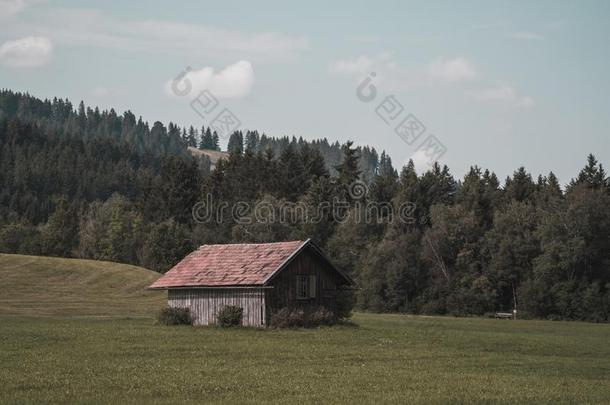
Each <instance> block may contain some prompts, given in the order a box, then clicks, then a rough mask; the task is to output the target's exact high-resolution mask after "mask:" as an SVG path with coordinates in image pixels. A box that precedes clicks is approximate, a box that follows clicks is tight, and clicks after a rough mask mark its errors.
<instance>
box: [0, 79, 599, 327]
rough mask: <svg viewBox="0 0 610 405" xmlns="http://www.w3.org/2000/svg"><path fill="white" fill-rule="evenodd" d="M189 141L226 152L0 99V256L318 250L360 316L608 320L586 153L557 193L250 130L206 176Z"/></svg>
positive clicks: (159, 262) (122, 258)
mask: <svg viewBox="0 0 610 405" xmlns="http://www.w3.org/2000/svg"><path fill="white" fill-rule="evenodd" d="M208 134H209V136H208ZM189 138H194V139H195V140H196V141H197V146H196V147H202V146H203V147H205V149H217V146H215V145H217V142H218V140H217V138H216V141H215V140H214V133H213V131H211V130H210V129H209V128H202V129H201V130H195V129H193V130H192V131H191V129H190V128H189V129H188V130H184V129H180V128H179V127H178V126H177V125H174V124H170V125H168V127H167V128H165V126H163V124H161V123H160V122H157V123H155V124H154V125H153V127H152V128H149V127H148V124H147V123H145V122H142V120H141V118H140V119H138V120H135V116H133V114H132V113H130V112H126V113H125V114H124V115H123V116H117V115H116V113H114V111H113V110H110V111H103V112H100V111H99V110H97V109H91V108H85V107H84V106H83V105H82V103H81V105H80V106H79V107H77V108H76V109H74V108H73V107H72V105H71V104H70V103H69V102H68V101H65V100H57V99H55V100H53V101H49V100H45V101H41V100H38V99H36V98H34V97H31V96H29V95H26V94H20V93H13V92H10V91H3V92H0V158H1V161H0V184H1V190H0V251H2V252H8V253H22V254H37V255H52V256H65V257H80V258H90V259H97V260H110V261H117V262H125V263H132V264H137V265H142V266H144V267H147V268H150V269H153V270H156V271H160V272H164V271H167V269H169V268H170V267H171V266H172V265H173V264H175V263H176V262H178V261H179V260H180V259H182V258H183V257H184V256H185V255H186V254H187V253H189V252H190V251H192V250H193V249H194V248H195V247H196V246H198V245H200V244H204V243H230V242H271V241H279V240H288V239H306V238H309V237H311V238H312V239H314V240H315V241H316V242H317V243H318V244H319V245H320V246H322V247H323V248H324V249H325V250H326V251H327V252H328V253H329V255H330V256H331V258H332V259H333V260H334V261H335V262H336V263H337V264H338V265H339V266H340V267H342V268H343V269H345V270H346V271H347V272H349V273H350V274H351V275H352V276H353V277H354V278H355V279H356V280H357V283H358V286H359V289H358V290H357V291H356V292H355V299H356V303H357V305H358V307H360V308H361V309H364V310H370V311H376V312H408V313H425V314H456V315H468V314H477V315H482V314H485V313H488V312H494V311H501V310H511V309H512V308H513V307H515V306H516V307H517V308H518V310H519V313H520V314H523V316H531V317H538V318H557V319H583V320H591V321H608V320H609V319H610V318H609V317H610V315H609V314H610V209H609V207H610V180H609V178H608V177H607V173H606V172H605V170H604V168H603V166H602V165H601V164H600V163H599V162H597V160H596V159H595V157H594V156H593V155H590V156H589V157H588V158H587V161H586V162H585V164H584V167H583V169H582V170H581V171H580V172H579V173H577V174H576V175H575V177H574V178H573V179H572V180H571V181H570V182H569V184H567V185H566V186H565V187H561V185H560V184H559V182H558V180H557V178H556V177H555V175H554V174H553V173H552V172H551V173H549V174H548V175H545V176H538V177H533V176H532V175H531V174H530V173H528V172H527V170H526V169H525V168H523V167H521V168H518V169H517V170H515V172H514V173H513V175H512V176H509V177H507V178H506V179H505V180H504V182H503V183H501V182H500V180H499V179H498V178H497V176H496V175H495V174H494V173H493V172H492V171H489V170H484V169H482V168H479V167H472V168H470V170H469V172H468V173H467V174H466V175H465V176H464V177H463V178H462V179H455V178H454V176H453V175H452V174H451V172H450V170H449V168H448V167H446V166H443V167H441V166H439V165H438V164H435V165H433V166H432V167H431V168H430V169H429V170H427V171H425V172H423V173H417V172H416V170H415V167H414V165H413V162H409V163H408V164H407V165H406V166H405V167H403V168H401V170H400V172H399V171H397V170H396V169H395V168H394V167H393V165H392V161H391V159H390V157H389V156H388V155H386V154H385V153H383V152H382V153H381V154H380V155H377V152H376V151H374V149H372V148H367V147H355V146H354V145H353V144H352V143H351V142H347V143H345V144H343V145H338V144H336V143H333V144H329V143H328V142H327V141H326V140H321V141H311V142H309V141H304V140H302V139H296V138H287V137H286V138H279V139H278V138H270V137H267V136H265V135H259V134H258V132H256V131H246V132H245V134H244V133H241V132H236V133H234V134H232V136H231V138H230V140H229V148H228V149H229V158H228V159H226V160H220V161H219V162H218V163H217V165H216V167H215V169H214V170H210V165H209V160H207V159H206V158H205V157H204V158H195V157H193V156H190V154H188V153H187V149H186V148H187V147H188V146H192V145H191V143H189V142H192V140H193V139H190V140H189ZM197 138H199V140H197ZM204 139H205V142H207V143H204ZM202 144H203V145H202ZM331 155H332V156H334V157H332V158H330V157H329V156H331ZM363 162H364V163H363ZM355 181H364V182H365V183H366V184H367V186H368V193H367V194H366V195H364V196H362V197H361V198H355V197H354V196H353V195H352V193H350V187H351V186H352V185H353V184H354V182H355ZM208 197H211V198H210V200H209V201H211V204H212V207H208V208H211V209H212V211H214V210H215V209H218V208H219V207H220V205H222V204H226V205H228V206H234V205H235V204H238V203H248V204H249V207H253V206H255V204H257V203H258V204H264V205H265V207H267V208H266V211H265V212H266V213H267V214H266V215H273V214H276V213H279V212H280V211H281V210H285V208H286V206H289V207H293V206H296V204H298V205H299V206H300V207H304V209H305V210H307V211H311V212H312V214H313V213H314V211H315V210H317V209H318V207H320V205H321V204H324V203H332V202H334V201H342V202H344V205H343V207H344V209H345V211H346V214H347V215H346V216H345V220H341V221H338V220H337V218H336V217H334V216H333V215H331V213H330V212H326V213H324V215H323V217H322V218H321V219H320V220H319V221H316V222H312V221H260V220H258V219H260V218H259V217H255V216H254V213H253V212H252V211H251V210H250V211H248V210H245V211H244V212H241V213H240V215H241V218H237V217H235V216H233V215H226V216H223V217H222V218H220V220H212V221H196V220H195V219H194V218H193V207H195V206H196V204H197V203H198V202H201V201H208V200H207V198H208ZM366 202H377V203H389V204H391V205H392V206H393V207H395V208H398V207H400V206H402V205H403V204H405V203H409V204H411V206H412V207H413V210H412V212H411V213H410V220H409V221H396V220H389V218H381V219H380V220H379V221H375V222H366V221H362V220H360V219H361V218H363V216H362V215H360V214H361V213H359V212H358V211H360V210H363V209H364V207H365V204H364V203H366ZM291 204H292V205H291ZM316 214H317V212H316ZM249 216H250V217H251V218H250V219H251V220H250V221H247V220H245V221H244V220H243V219H244V218H245V219H248V217H249Z"/></svg>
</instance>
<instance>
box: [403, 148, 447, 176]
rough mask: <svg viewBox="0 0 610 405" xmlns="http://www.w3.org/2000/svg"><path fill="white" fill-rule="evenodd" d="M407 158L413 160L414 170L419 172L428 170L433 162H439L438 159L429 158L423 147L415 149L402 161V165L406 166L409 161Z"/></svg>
mask: <svg viewBox="0 0 610 405" xmlns="http://www.w3.org/2000/svg"><path fill="white" fill-rule="evenodd" d="M409 160H412V161H413V165H414V166H415V171H416V172H417V173H419V174H422V173H425V172H426V171H428V170H430V169H431V168H432V166H433V165H434V163H435V162H439V164H440V161H438V160H434V159H431V158H430V157H429V156H428V155H427V154H426V151H425V150H423V149H419V150H416V151H415V152H414V153H413V154H412V155H411V156H410V157H409V158H408V159H406V160H405V161H404V163H403V165H404V166H406V165H407V164H408V163H409Z"/></svg>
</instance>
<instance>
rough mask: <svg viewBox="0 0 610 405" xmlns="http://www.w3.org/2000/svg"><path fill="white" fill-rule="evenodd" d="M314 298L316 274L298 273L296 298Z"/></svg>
mask: <svg viewBox="0 0 610 405" xmlns="http://www.w3.org/2000/svg"><path fill="white" fill-rule="evenodd" d="M308 298H316V276H315V275H313V274H311V275H298V276H297V299H300V300H305V299H308Z"/></svg>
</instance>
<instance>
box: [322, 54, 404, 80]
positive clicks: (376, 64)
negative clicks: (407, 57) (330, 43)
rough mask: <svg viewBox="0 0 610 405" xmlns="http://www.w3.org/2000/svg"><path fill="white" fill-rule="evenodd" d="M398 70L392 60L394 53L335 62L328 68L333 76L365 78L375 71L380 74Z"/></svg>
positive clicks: (361, 56)
mask: <svg viewBox="0 0 610 405" xmlns="http://www.w3.org/2000/svg"><path fill="white" fill-rule="evenodd" d="M396 68H397V65H396V63H395V62H394V61H393V60H392V52H384V53H380V54H378V55H375V56H368V55H360V56H358V57H357V58H355V59H346V60H337V61H334V62H332V63H331V64H330V66H329V67H328V71H329V72H330V73H333V74H344V75H357V76H363V75H367V74H369V73H371V72H373V71H374V72H376V73H380V72H387V71H389V70H395V69H396Z"/></svg>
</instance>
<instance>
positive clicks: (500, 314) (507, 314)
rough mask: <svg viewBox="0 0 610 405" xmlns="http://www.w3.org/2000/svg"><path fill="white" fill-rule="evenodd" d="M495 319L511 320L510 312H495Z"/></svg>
mask: <svg viewBox="0 0 610 405" xmlns="http://www.w3.org/2000/svg"><path fill="white" fill-rule="evenodd" d="M494 318H496V319H513V314H512V312H496V313H495V315H494Z"/></svg>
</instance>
